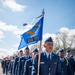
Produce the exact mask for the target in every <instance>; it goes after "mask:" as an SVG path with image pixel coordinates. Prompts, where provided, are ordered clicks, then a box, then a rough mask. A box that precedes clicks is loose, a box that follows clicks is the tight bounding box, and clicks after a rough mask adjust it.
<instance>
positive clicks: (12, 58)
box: [10, 56, 14, 75]
mask: <svg viewBox="0 0 75 75" xmlns="http://www.w3.org/2000/svg"><path fill="white" fill-rule="evenodd" d="M10 59H11V61H10V75H13V68H14V67H13V66H14V57H13V56H11V57H10Z"/></svg>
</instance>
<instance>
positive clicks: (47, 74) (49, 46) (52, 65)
mask: <svg viewBox="0 0 75 75" xmlns="http://www.w3.org/2000/svg"><path fill="white" fill-rule="evenodd" d="M44 47H45V51H44V52H42V53H41V54H40V65H39V66H40V67H39V75H62V72H61V64H60V59H59V56H57V55H56V54H54V53H53V52H52V50H53V40H52V38H51V37H49V38H48V39H46V41H45V42H44ZM37 72H38V55H36V56H35V57H34V61H33V66H32V75H37Z"/></svg>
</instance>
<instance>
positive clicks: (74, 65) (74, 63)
mask: <svg viewBox="0 0 75 75" xmlns="http://www.w3.org/2000/svg"><path fill="white" fill-rule="evenodd" d="M66 52H67V53H69V52H70V50H67V51H66ZM66 58H67V59H68V61H69V64H70V66H71V69H72V72H73V75H74V72H75V61H74V59H73V58H72V57H68V56H66Z"/></svg>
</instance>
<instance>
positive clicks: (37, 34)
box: [18, 17, 44, 50]
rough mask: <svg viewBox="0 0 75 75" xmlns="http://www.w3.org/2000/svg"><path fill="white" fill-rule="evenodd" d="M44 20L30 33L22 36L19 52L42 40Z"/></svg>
mask: <svg viewBox="0 0 75 75" xmlns="http://www.w3.org/2000/svg"><path fill="white" fill-rule="evenodd" d="M43 19H44V17H42V18H41V19H40V20H39V21H38V22H37V23H36V24H35V25H34V26H33V27H32V28H31V29H30V30H29V31H27V32H25V33H23V34H22V35H21V42H20V45H19V47H18V50H19V49H21V48H23V47H25V46H28V45H30V44H34V43H37V42H38V41H39V40H42V31H43Z"/></svg>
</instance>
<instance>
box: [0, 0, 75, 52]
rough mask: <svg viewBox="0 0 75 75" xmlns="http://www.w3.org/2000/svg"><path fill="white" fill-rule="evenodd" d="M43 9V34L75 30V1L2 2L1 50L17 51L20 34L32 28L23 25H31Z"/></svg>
mask: <svg viewBox="0 0 75 75" xmlns="http://www.w3.org/2000/svg"><path fill="white" fill-rule="evenodd" d="M43 8H44V10H45V17H44V28H43V34H46V33H50V34H56V33H57V32H59V30H60V29H61V28H62V27H66V28H69V29H74V28H75V0H0V36H1V37H0V50H6V51H8V50H9V51H12V50H14V51H15V50H17V48H18V45H19V42H20V34H21V33H23V32H24V31H26V30H27V29H29V28H30V27H31V25H29V26H28V27H23V23H28V24H30V23H31V22H32V20H33V19H34V18H36V17H37V16H39V15H40V14H41V11H42V9H43ZM34 23H35V22H34ZM9 53H10V52H9Z"/></svg>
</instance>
